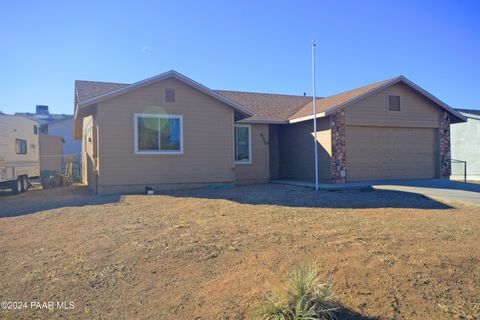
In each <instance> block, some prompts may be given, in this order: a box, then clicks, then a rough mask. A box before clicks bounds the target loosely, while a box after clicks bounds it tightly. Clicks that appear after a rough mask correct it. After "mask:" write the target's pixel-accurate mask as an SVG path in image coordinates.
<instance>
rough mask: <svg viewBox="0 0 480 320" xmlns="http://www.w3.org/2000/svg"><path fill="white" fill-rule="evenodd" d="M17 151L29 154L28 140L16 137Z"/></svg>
mask: <svg viewBox="0 0 480 320" xmlns="http://www.w3.org/2000/svg"><path fill="white" fill-rule="evenodd" d="M15 152H16V153H17V154H27V141H25V140H22V139H15Z"/></svg>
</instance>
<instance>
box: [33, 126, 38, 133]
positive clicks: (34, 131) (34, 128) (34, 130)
mask: <svg viewBox="0 0 480 320" xmlns="http://www.w3.org/2000/svg"><path fill="white" fill-rule="evenodd" d="M33 134H35V135H36V134H38V127H37V125H36V124H34V125H33Z"/></svg>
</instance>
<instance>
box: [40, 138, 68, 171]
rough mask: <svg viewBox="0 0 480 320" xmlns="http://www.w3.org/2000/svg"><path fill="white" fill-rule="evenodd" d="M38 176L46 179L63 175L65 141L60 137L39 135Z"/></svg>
mask: <svg viewBox="0 0 480 320" xmlns="http://www.w3.org/2000/svg"><path fill="white" fill-rule="evenodd" d="M39 140H40V175H41V176H43V177H48V176H52V175H55V174H57V173H63V163H62V160H63V159H62V158H61V157H59V156H58V155H59V154H63V146H64V143H65V140H64V139H63V137H60V136H52V135H49V134H40V136H39Z"/></svg>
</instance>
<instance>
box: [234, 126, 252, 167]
mask: <svg viewBox="0 0 480 320" xmlns="http://www.w3.org/2000/svg"><path fill="white" fill-rule="evenodd" d="M251 129H252V128H251V127H250V126H249V125H240V124H237V125H235V163H238V164H249V163H252V133H251Z"/></svg>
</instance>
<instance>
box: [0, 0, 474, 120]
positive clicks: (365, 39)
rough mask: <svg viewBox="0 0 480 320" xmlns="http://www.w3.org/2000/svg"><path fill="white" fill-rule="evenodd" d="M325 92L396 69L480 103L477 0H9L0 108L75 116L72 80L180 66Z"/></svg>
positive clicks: (223, 81)
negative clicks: (42, 108) (46, 109)
mask: <svg viewBox="0 0 480 320" xmlns="http://www.w3.org/2000/svg"><path fill="white" fill-rule="evenodd" d="M312 39H316V41H317V80H318V81H317V93H318V95H320V96H328V95H332V94H335V93H338V92H341V91H345V90H348V89H352V88H355V87H359V86H362V85H365V84H369V83H373V82H376V81H380V80H383V79H387V78H391V77H394V76H397V75H400V74H403V75H405V76H406V77H408V78H409V79H410V80H412V81H414V82H416V83H417V84H419V85H420V86H422V87H423V88H424V89H426V90H427V91H429V92H431V93H432V94H434V95H436V96H437V97H438V98H440V99H441V100H443V101H444V102H446V103H447V104H449V105H451V106H452V107H457V108H479V109H480V98H479V95H478V93H479V91H480V82H479V80H478V78H477V76H478V74H480V58H479V57H480V3H479V2H478V1H462V0H457V1H368V0H363V1H323V0H321V1H320V0H319V1H249V0H243V1H208V0H206V1H165V2H163V1H142V0H136V1H101V0H98V1H22V0H19V1H4V2H3V3H2V4H1V5H0V110H1V111H3V112H6V113H13V112H16V111H17V112H26V111H34V108H35V105H36V104H47V105H49V106H50V110H51V112H55V113H72V112H73V91H74V80H76V79H80V80H96V81H112V82H126V83H131V82H135V81H139V80H142V79H144V78H147V77H150V76H153V75H156V74H159V73H162V72H164V71H167V70H170V69H175V70H177V71H179V72H181V73H183V74H185V75H187V76H188V77H190V78H192V79H194V80H196V81H198V82H200V83H202V84H204V85H206V86H208V87H210V88H212V89H230V90H243V91H257V92H272V93H286V94H303V92H307V93H308V94H311V92H312V89H311V73H310V70H311V60H310V54H311V53H310V43H311V40H312Z"/></svg>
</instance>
